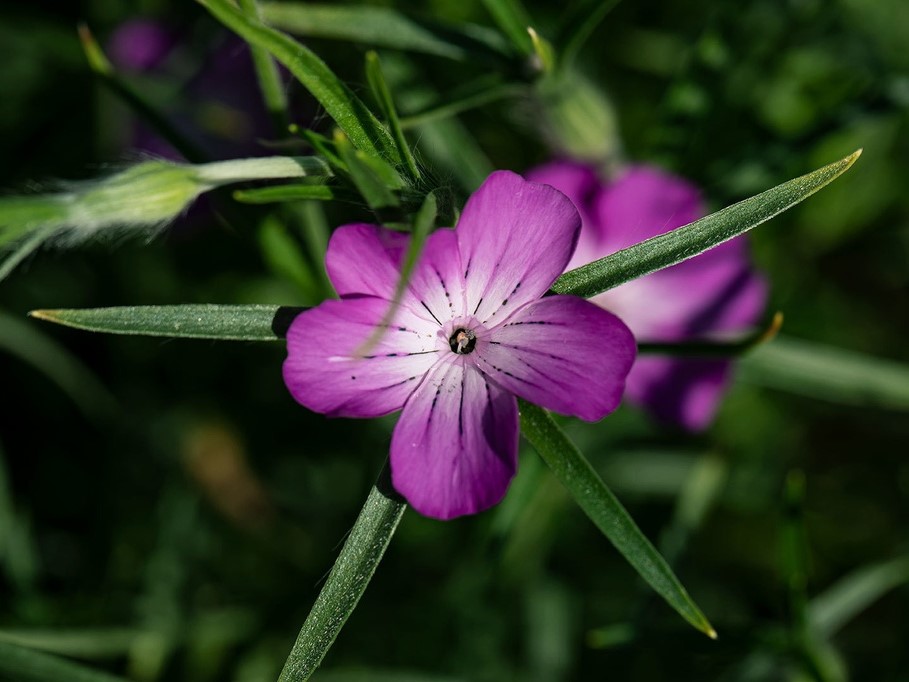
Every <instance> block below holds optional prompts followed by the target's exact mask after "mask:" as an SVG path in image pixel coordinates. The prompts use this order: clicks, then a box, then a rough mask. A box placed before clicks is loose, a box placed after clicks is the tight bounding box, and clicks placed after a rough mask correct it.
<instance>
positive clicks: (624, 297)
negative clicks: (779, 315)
mask: <svg viewBox="0 0 909 682" xmlns="http://www.w3.org/2000/svg"><path fill="white" fill-rule="evenodd" d="M528 177H529V178H531V179H533V180H534V181H536V182H543V183H546V184H548V185H552V186H553V187H555V188H557V189H559V190H561V191H562V192H564V193H565V194H566V195H567V196H568V197H570V198H571V199H572V201H574V203H575V205H576V206H577V207H578V210H579V211H580V213H581V216H582V220H583V224H584V227H583V229H582V230H581V236H580V238H579V241H578V248H577V250H576V251H575V253H574V257H573V258H572V259H571V262H570V263H569V264H568V268H569V269H571V268H576V267H579V266H581V265H585V264H587V263H589V262H591V261H593V260H596V259H598V258H602V257H603V256H607V255H609V254H611V253H614V252H615V251H618V250H620V249H624V248H627V247H629V246H631V245H632V244H635V243H637V242H640V241H643V240H645V239H649V238H651V237H654V236H656V235H659V234H662V233H664V232H668V231H670V230H673V229H675V228H676V227H680V226H682V225H686V224H688V223H690V222H693V221H695V220H697V219H698V218H700V217H702V216H703V215H705V211H704V205H703V202H702V200H701V195H700V192H699V191H698V189H697V188H696V187H694V186H693V185H691V184H690V183H688V182H686V181H685V180H683V179H681V178H678V177H675V176H673V175H670V174H668V173H666V172H664V171H661V170H659V169H657V168H653V167H648V166H632V167H630V168H628V169H627V170H626V171H625V172H624V173H623V174H622V175H621V176H620V177H618V178H617V179H615V180H614V181H612V182H608V183H606V182H603V181H602V180H601V179H600V178H599V177H598V176H597V174H596V171H595V170H594V169H593V167H591V166H588V165H585V164H581V163H576V162H570V161H559V162H553V163H549V164H546V165H544V166H540V167H538V168H535V169H534V170H532V171H531V172H530V173H529V174H528ZM766 298H767V286H766V282H765V281H764V279H763V278H762V277H761V276H760V275H758V274H757V273H755V272H754V270H753V269H752V268H751V266H750V263H749V258H748V245H747V242H746V241H745V240H744V239H743V238H738V239H733V240H731V241H728V242H726V243H724V244H721V245H720V246H717V247H716V248H714V249H711V250H710V251H707V252H706V253H704V254H702V255H700V256H697V257H696V258H692V259H690V260H687V261H683V262H682V263H679V264H678V265H675V266H673V267H670V268H666V269H665V270H659V271H657V272H654V273H652V274H650V275H647V276H646V277H642V278H640V279H636V280H634V281H631V282H628V283H627V284H623V285H622V286H620V287H616V288H615V289H612V290H610V291H607V292H605V293H603V294H600V295H599V296H596V297H594V298H593V299H591V300H592V301H593V302H595V303H597V304H598V305H601V306H603V307H604V308H606V309H608V310H611V311H612V312H614V313H615V314H616V315H618V316H619V317H621V318H622V320H624V321H625V322H626V323H627V324H628V326H629V327H630V328H631V330H632V331H633V332H634V334H635V337H636V338H637V339H638V340H639V341H650V342H676V341H685V340H691V339H697V338H703V337H705V336H707V335H723V334H728V333H731V332H732V333H734V332H741V331H742V330H744V329H747V328H748V327H750V326H752V325H754V324H755V323H756V322H757V321H758V320H759V318H760V316H761V313H762V311H763V310H764V304H765V301H766ZM731 366H732V365H731V363H730V362H729V361H726V360H713V359H701V358H678V357H641V358H638V360H637V361H636V362H635V364H634V368H633V369H632V370H631V374H630V375H629V377H628V385H627V395H628V397H629V398H630V399H631V400H632V401H633V402H635V403H637V404H639V405H641V406H643V407H645V408H646V409H647V410H648V411H649V412H650V413H651V414H653V415H654V416H655V417H656V418H657V419H659V420H660V421H663V422H667V423H671V424H677V425H680V426H682V427H684V428H686V429H689V430H700V429H704V428H706V427H707V426H708V425H709V424H710V422H711V421H712V420H713V417H714V415H715V413H716V410H717V407H718V406H719V402H720V399H721V397H722V394H723V391H724V389H725V386H726V384H727V382H728V379H729V374H730V369H731Z"/></svg>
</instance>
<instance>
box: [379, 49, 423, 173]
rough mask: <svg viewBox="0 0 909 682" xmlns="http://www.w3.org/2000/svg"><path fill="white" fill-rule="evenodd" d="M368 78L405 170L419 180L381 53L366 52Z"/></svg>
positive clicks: (415, 163)
mask: <svg viewBox="0 0 909 682" xmlns="http://www.w3.org/2000/svg"><path fill="white" fill-rule="evenodd" d="M366 79H367V80H368V81H369V87H370V88H372V93H373V96H374V97H375V98H376V101H377V102H378V104H379V107H380V108H381V109H382V114H383V115H384V116H385V120H386V121H388V127H389V128H390V129H391V136H392V138H393V139H394V141H395V145H396V146H397V147H398V156H400V157H401V158H402V159H403V160H404V170H406V171H407V173H408V175H410V180H411V182H417V181H418V180H419V179H420V171H419V169H418V168H417V162H416V161H414V158H413V154H412V153H411V151H410V146H409V145H408V144H407V139H406V138H405V137H404V131H403V130H402V129H401V122H400V121H399V120H398V111H397V109H396V108H395V103H394V100H393V99H392V97H391V91H390V90H389V89H388V83H386V82H385V76H384V75H383V74H382V65H381V64H380V63H379V55H377V54H376V53H375V52H367V53H366Z"/></svg>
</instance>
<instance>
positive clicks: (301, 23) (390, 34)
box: [260, 2, 508, 65]
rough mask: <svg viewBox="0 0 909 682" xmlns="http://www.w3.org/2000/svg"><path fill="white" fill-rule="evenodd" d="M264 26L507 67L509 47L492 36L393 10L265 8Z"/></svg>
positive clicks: (265, 4) (481, 29)
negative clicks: (268, 25)
mask: <svg viewBox="0 0 909 682" xmlns="http://www.w3.org/2000/svg"><path fill="white" fill-rule="evenodd" d="M260 12H261V14H262V18H263V20H264V21H265V23H267V24H270V25H271V26H274V27H275V28H278V29H281V30H283V31H287V32H288V33H294V34H297V35H303V36H311V37H314V38H332V39H336V40H346V41H350V42H353V43H357V44H361V45H370V46H372V47H387V48H392V49H395V50H406V51H411V52H422V53H424V54H431V55H436V56H439V57H446V58H448V59H454V60H458V61H465V62H470V63H477V62H480V63H494V64H500V65H501V64H504V63H505V62H506V61H507V55H508V44H507V43H506V42H505V41H504V40H502V37H501V36H500V35H499V34H498V33H496V32H495V31H493V30H490V29H488V28H486V27H484V26H477V25H473V24H443V23H439V22H435V21H430V20H423V19H417V18H412V17H408V16H407V15H405V14H402V13H400V12H398V11H396V10H393V9H391V8H389V7H371V6H359V5H348V6H344V5H320V4H315V3H313V4H310V3H308V2H307V3H302V2H263V3H261V5H260Z"/></svg>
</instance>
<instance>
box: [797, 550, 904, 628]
mask: <svg viewBox="0 0 909 682" xmlns="http://www.w3.org/2000/svg"><path fill="white" fill-rule="evenodd" d="M904 583H909V557H900V558H899V559H893V560H892V561H885V562H882V563H879V564H874V565H871V566H865V567H863V568H860V569H858V570H857V571H855V572H854V573H851V574H850V575H848V576H846V577H845V578H843V579H842V580H840V581H839V582H837V583H836V584H834V585H833V586H832V587H830V588H829V589H828V590H827V591H826V592H824V593H823V594H820V595H818V596H817V597H815V598H814V599H812V600H811V603H810V604H809V605H808V623H809V625H810V626H811V628H812V629H813V630H814V631H815V633H816V634H818V635H820V636H822V637H832V636H834V635H835V634H836V633H837V632H838V631H839V630H840V629H841V628H842V627H843V626H844V625H846V623H848V622H849V621H850V620H852V619H853V618H855V617H856V616H857V615H858V614H860V613H861V612H862V611H864V610H865V609H867V608H868V607H869V606H871V605H872V604H873V603H874V602H876V601H877V600H878V599H880V598H881V597H882V596H884V595H885V594H886V593H887V592H889V591H890V590H892V589H894V588H896V587H898V586H900V585H902V584H904Z"/></svg>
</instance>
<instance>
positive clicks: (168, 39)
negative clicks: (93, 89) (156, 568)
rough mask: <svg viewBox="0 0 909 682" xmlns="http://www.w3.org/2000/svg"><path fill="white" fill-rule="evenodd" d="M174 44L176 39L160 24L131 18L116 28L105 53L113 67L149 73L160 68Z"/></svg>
mask: <svg viewBox="0 0 909 682" xmlns="http://www.w3.org/2000/svg"><path fill="white" fill-rule="evenodd" d="M176 45H177V39H176V36H175V35H174V34H173V32H171V31H170V30H168V29H167V28H166V27H165V26H164V24H162V23H160V22H157V21H152V20H150V19H132V20H130V21H126V22H123V23H122V24H120V25H119V26H118V27H117V28H116V30H115V31H114V32H113V34H112V35H111V37H110V41H109V42H108V45H107V51H108V53H109V55H110V58H111V61H113V63H114V64H116V65H117V66H120V67H122V68H124V69H128V70H130V71H149V70H151V69H155V68H157V67H158V66H160V65H161V63H162V62H163V61H164V60H165V59H166V58H167V56H168V55H169V54H170V52H171V50H173V49H174V47H175V46H176Z"/></svg>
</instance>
